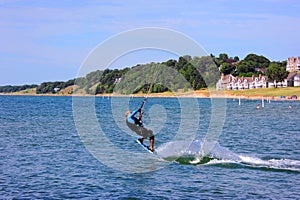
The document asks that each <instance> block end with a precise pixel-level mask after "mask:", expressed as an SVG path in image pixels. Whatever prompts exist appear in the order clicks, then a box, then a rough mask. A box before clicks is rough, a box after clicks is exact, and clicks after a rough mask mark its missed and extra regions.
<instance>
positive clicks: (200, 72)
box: [0, 53, 288, 94]
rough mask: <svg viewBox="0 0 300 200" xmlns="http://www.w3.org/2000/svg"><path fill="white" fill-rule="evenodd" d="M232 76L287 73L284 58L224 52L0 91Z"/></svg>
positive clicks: (120, 89)
mask: <svg viewBox="0 0 300 200" xmlns="http://www.w3.org/2000/svg"><path fill="white" fill-rule="evenodd" d="M221 73H223V74H225V75H226V74H232V75H234V76H239V77H241V76H244V77H251V76H258V75H260V74H261V75H266V76H268V78H269V80H271V81H273V80H276V81H282V80H283V79H285V78H286V77H287V75H288V72H287V71H286V61H283V62H271V61H270V60H269V59H267V58H266V57H264V56H261V55H256V54H248V55H247V56H246V57H245V58H244V59H243V60H240V59H239V57H238V56H234V57H229V56H228V55H227V54H226V53H221V54H219V55H218V56H215V55H212V54H211V55H210V56H202V57H198V56H194V57H191V56H190V55H185V56H180V57H179V58H178V60H175V59H170V60H167V61H165V62H161V63H157V62H156V63H155V62H152V63H147V64H138V65H136V66H133V67H131V68H128V67H127V68H124V69H105V70H97V71H94V72H90V73H88V74H87V75H86V76H85V77H79V78H76V79H71V80H68V81H66V82H64V81H56V82H43V83H41V84H40V85H23V86H1V87H0V92H16V91H21V90H25V89H28V88H36V93H37V94H44V93H56V92H57V91H58V90H61V89H64V88H66V87H69V86H76V87H74V88H73V92H76V93H78V92H79V93H85V94H107V93H108V94H109V93H113V92H117V93H122V94H132V93H139V92H142V93H147V92H152V93H158V92H165V91H169V90H171V91H178V90H179V89H182V90H184V91H188V90H190V89H193V90H199V89H201V88H207V87H215V84H216V82H217V81H218V80H219V78H220V74H221Z"/></svg>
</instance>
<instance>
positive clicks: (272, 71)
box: [266, 62, 289, 82]
mask: <svg viewBox="0 0 300 200" xmlns="http://www.w3.org/2000/svg"><path fill="white" fill-rule="evenodd" d="M288 74H289V73H288V71H286V69H285V65H283V64H282V63H280V62H271V63H270V65H269V67H268V68H267V70H266V75H267V76H268V79H270V80H271V81H276V82H279V81H283V80H284V79H285V78H286V77H287V76H288Z"/></svg>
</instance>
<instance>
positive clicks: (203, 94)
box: [0, 90, 300, 101]
mask: <svg viewBox="0 0 300 200" xmlns="http://www.w3.org/2000/svg"><path fill="white" fill-rule="evenodd" d="M0 96H49V97H68V96H69V97H71V96H74V97H132V98H143V97H145V96H146V94H131V95H122V94H114V93H112V94H97V95H91V94H34V93H0ZM147 97H148V98H226V99H241V100H242V99H249V100H262V98H264V100H273V101H274V100H276V101H299V100H300V99H299V98H297V99H288V98H287V97H285V98H280V96H275V95H273V96H272V95H265V96H263V95H245V94H240V95H238V94H229V93H227V92H226V91H211V92H209V91H201V90H200V91H194V92H187V93H171V92H167V93H151V94H149V95H148V96H147Z"/></svg>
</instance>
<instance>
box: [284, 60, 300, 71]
mask: <svg viewBox="0 0 300 200" xmlns="http://www.w3.org/2000/svg"><path fill="white" fill-rule="evenodd" d="M286 71H289V72H296V71H300V56H298V57H296V58H295V57H291V58H288V59H287V63H286Z"/></svg>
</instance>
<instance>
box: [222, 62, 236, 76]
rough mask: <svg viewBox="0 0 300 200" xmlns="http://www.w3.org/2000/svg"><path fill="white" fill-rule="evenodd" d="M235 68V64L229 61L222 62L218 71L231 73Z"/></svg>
mask: <svg viewBox="0 0 300 200" xmlns="http://www.w3.org/2000/svg"><path fill="white" fill-rule="evenodd" d="M234 70H235V66H234V65H232V64H230V63H223V64H222V66H221V68H220V72H221V73H224V74H225V75H226V74H231V73H232V72H233V71H234Z"/></svg>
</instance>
